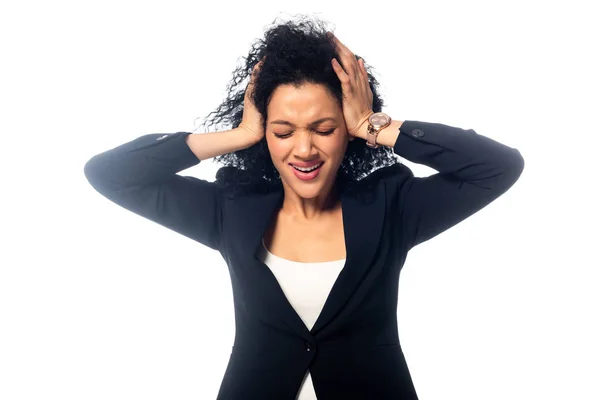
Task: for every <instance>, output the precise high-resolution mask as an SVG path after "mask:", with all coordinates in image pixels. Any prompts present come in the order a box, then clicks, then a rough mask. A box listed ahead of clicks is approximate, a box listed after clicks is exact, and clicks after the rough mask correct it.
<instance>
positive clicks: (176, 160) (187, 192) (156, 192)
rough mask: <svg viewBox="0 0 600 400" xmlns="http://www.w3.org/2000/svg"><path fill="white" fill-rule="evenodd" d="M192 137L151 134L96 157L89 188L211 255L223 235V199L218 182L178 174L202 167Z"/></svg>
mask: <svg viewBox="0 0 600 400" xmlns="http://www.w3.org/2000/svg"><path fill="white" fill-rule="evenodd" d="M190 134H191V132H177V133H171V134H147V135H144V136H141V137H138V138H137V139H134V140H132V141H130V142H128V143H125V144H122V145H120V146H118V147H115V148H113V149H111V150H108V151H105V152H103V153H100V154H97V155H95V156H93V157H92V158H91V159H90V160H89V161H87V163H86V164H85V166H84V174H85V176H86V178H87V180H88V182H89V183H90V184H91V185H92V186H93V187H94V189H96V191H98V192H99V193H100V194H102V195H103V196H105V197H106V198H107V199H109V200H111V201H112V202H114V203H116V204H118V205H119V206H121V207H123V208H126V209H127V210H129V211H132V212H134V213H136V214H138V215H140V216H142V217H144V218H147V219H149V220H151V221H154V222H156V223H158V224H160V225H162V226H164V227H166V228H168V229H171V230H173V231H175V232H178V233H180V234H182V235H184V236H186V237H188V238H190V239H193V240H195V241H197V242H199V243H201V244H204V245H206V246H208V247H210V248H212V249H215V250H216V249H218V247H219V244H220V240H221V232H222V194H221V192H220V189H218V187H217V186H216V184H215V183H214V182H208V181H205V180H202V179H198V178H195V177H192V176H181V175H178V174H177V172H179V171H182V170H184V169H186V168H189V167H191V166H194V165H196V164H198V163H200V160H199V159H198V158H197V157H196V155H195V154H194V153H193V152H192V150H191V149H190V147H189V146H188V144H187V143H186V141H185V139H186V137H187V136H188V135H190Z"/></svg>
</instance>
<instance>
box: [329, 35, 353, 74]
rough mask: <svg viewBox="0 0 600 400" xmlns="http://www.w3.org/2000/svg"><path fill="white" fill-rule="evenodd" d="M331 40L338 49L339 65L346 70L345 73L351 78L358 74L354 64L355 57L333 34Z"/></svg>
mask: <svg viewBox="0 0 600 400" xmlns="http://www.w3.org/2000/svg"><path fill="white" fill-rule="evenodd" d="M332 39H333V41H334V43H335V44H336V47H337V49H338V54H339V56H340V59H341V63H342V65H343V67H344V69H345V70H346V73H347V74H348V75H349V76H350V77H353V76H355V75H356V73H357V72H358V71H357V70H358V65H357V64H356V56H355V55H354V54H353V53H352V52H351V51H350V49H348V47H346V46H345V45H344V44H343V43H342V42H341V41H340V40H339V39H338V38H337V36H335V35H334V34H332Z"/></svg>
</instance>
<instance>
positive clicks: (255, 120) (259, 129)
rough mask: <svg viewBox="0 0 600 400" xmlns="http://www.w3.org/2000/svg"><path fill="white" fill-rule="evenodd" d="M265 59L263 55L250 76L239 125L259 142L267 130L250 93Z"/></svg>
mask: <svg viewBox="0 0 600 400" xmlns="http://www.w3.org/2000/svg"><path fill="white" fill-rule="evenodd" d="M264 60H265V57H263V58H262V59H261V60H260V61H259V62H258V63H257V64H256V65H255V66H254V68H253V69H252V76H251V77H250V82H249V83H248V86H247V87H246V93H245V95H244V111H243V114H242V122H241V123H240V125H239V128H240V129H243V130H244V131H246V132H247V133H248V134H249V135H251V136H252V138H254V139H255V140H256V141H257V142H259V141H260V140H261V139H262V138H263V137H264V136H265V130H264V129H263V124H262V121H261V115H260V113H259V112H258V110H257V109H256V106H255V105H254V103H253V102H252V100H251V99H250V94H251V93H252V92H253V90H254V82H255V79H256V76H257V75H258V72H259V71H260V67H261V66H262V65H263V62H264Z"/></svg>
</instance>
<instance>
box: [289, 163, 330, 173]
mask: <svg viewBox="0 0 600 400" xmlns="http://www.w3.org/2000/svg"><path fill="white" fill-rule="evenodd" d="M321 164H323V163H320V164H317V165H315V166H314V167H312V168H301V167H296V166H295V165H292V167H294V168H296V169H297V170H298V171H302V172H310V171H314V170H315V169H317V168H319V167H320V166H321Z"/></svg>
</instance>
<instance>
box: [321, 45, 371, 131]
mask: <svg viewBox="0 0 600 400" xmlns="http://www.w3.org/2000/svg"><path fill="white" fill-rule="evenodd" d="M330 34H331V36H332V40H333V41H334V42H335V44H336V46H337V51H338V54H339V57H340V58H341V62H342V65H341V66H340V64H339V63H338V62H337V60H336V59H335V58H334V59H332V61H331V64H332V65H333V70H334V71H335V72H336V74H337V76H338V78H339V80H340V82H341V83H342V93H343V101H342V110H343V112H344V120H345V121H346V129H347V131H348V135H349V136H350V140H352V139H354V137H357V136H358V135H357V133H358V132H359V131H360V128H361V126H363V125H364V124H365V123H366V121H367V117H368V116H369V115H371V114H373V92H372V91H371V87H370V86H369V76H368V75H367V70H366V68H365V64H364V61H363V59H362V58H361V59H360V61H359V60H357V59H356V56H355V55H354V54H353V53H352V52H351V51H350V50H349V49H348V48H347V47H346V46H344V44H343V43H342V42H340V41H339V39H338V38H337V37H336V36H335V35H333V33H330Z"/></svg>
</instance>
